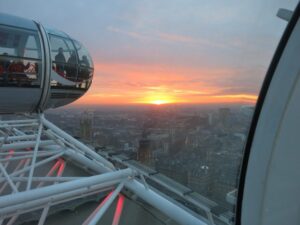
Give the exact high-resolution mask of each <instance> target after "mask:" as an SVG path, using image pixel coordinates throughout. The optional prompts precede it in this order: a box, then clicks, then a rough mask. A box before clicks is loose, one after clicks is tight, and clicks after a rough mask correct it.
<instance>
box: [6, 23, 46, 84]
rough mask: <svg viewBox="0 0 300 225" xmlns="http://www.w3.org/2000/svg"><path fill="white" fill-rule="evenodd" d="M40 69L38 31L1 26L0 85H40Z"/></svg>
mask: <svg viewBox="0 0 300 225" xmlns="http://www.w3.org/2000/svg"><path fill="white" fill-rule="evenodd" d="M40 69H41V47H40V40H39V37H38V34H37V32H35V31H31V30H26V29H17V28H12V27H8V26H0V85H1V86H22V87H39V86H40V80H41V79H40V75H39V74H40V72H41V71H40Z"/></svg>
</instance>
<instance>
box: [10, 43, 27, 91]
mask: <svg viewBox="0 0 300 225" xmlns="http://www.w3.org/2000/svg"><path fill="white" fill-rule="evenodd" d="M18 55H19V57H23V56H24V49H20V51H19V54H18ZM30 66H31V64H30V62H27V63H26V65H25V62H24V60H23V59H22V58H18V59H15V60H14V61H12V62H11V63H10V65H9V67H8V73H9V75H8V79H9V81H10V82H12V83H16V84H17V85H26V84H30V80H29V79H28V77H27V75H26V70H28V69H29V68H30Z"/></svg>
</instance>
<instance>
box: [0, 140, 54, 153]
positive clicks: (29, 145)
mask: <svg viewBox="0 0 300 225" xmlns="http://www.w3.org/2000/svg"><path fill="white" fill-rule="evenodd" d="M35 144H36V142H35V141H22V142H15V143H12V144H4V145H2V146H1V148H0V150H1V151H2V152H3V151H8V150H10V149H14V150H17V149H26V148H33V147H34V146H35ZM55 144H56V143H55V142H54V141H53V140H46V141H41V142H40V146H41V147H44V146H47V145H55Z"/></svg>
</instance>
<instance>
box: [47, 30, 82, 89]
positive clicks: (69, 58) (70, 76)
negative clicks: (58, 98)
mask: <svg viewBox="0 0 300 225" xmlns="http://www.w3.org/2000/svg"><path fill="white" fill-rule="evenodd" d="M50 45H51V58H52V62H53V63H52V72H53V74H54V75H53V77H54V79H55V75H58V76H60V77H61V78H62V79H56V80H54V81H52V82H51V84H52V86H66V85H67V86H70V87H72V86H73V87H76V83H72V82H76V81H77V65H78V58H77V53H76V51H75V48H74V45H73V43H72V41H71V40H69V39H67V38H63V37H59V36H55V35H50ZM58 80H60V82H59V81H58ZM66 80H67V81H66ZM63 81H66V82H63ZM68 81H72V82H71V83H70V82H68Z"/></svg>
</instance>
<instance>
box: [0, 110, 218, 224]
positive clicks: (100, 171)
mask: <svg viewBox="0 0 300 225" xmlns="http://www.w3.org/2000/svg"><path fill="white" fill-rule="evenodd" d="M112 162H113V161H112ZM112 162H110V161H109V160H108V159H107V158H104V157H103V156H101V155H99V154H98V153H96V152H95V151H94V150H92V149H91V148H89V147H88V146H86V145H84V144H83V143H81V142H79V141H78V140H77V139H75V138H73V137H72V136H70V135H69V134H67V133H66V132H64V131H63V130H61V129H60V128H58V127H56V126H55V125H54V124H52V123H51V122H49V121H48V120H46V119H45V118H44V115H43V114H40V115H38V116H37V118H35V119H20V120H7V121H0V225H1V224H6V225H12V224H14V223H15V222H16V221H17V220H18V218H20V216H22V215H24V214H26V213H30V212H36V211H38V212H41V213H40V216H39V218H37V221H38V222H37V224H38V225H42V224H44V222H45V220H46V218H47V215H48V213H49V210H50V209H51V208H52V207H53V206H56V205H59V204H62V203H64V204H68V203H70V202H71V201H72V202H74V200H75V199H81V198H84V197H86V196H93V195H99V196H101V198H104V200H103V201H102V202H101V204H100V205H99V206H98V207H97V208H96V209H95V210H94V211H93V212H91V214H90V215H89V216H88V218H86V220H85V221H84V223H83V224H84V225H91V224H97V222H98V221H99V220H100V219H101V217H102V215H103V214H104V213H105V212H106V210H107V209H108V208H109V206H110V205H111V203H112V202H113V201H114V200H115V199H116V198H118V203H117V206H118V207H119V208H118V210H119V211H120V207H121V210H122V207H123V202H124V196H123V195H122V194H121V192H122V190H124V188H126V189H128V190H130V191H131V192H132V193H134V194H136V195H137V196H138V197H139V198H141V199H142V200H144V201H146V202H147V203H148V204H150V205H152V206H153V207H154V208H156V209H158V210H159V211H161V212H162V213H163V214H165V215H167V216H168V217H170V218H171V219H173V220H174V221H176V222H177V223H179V224H191V225H196V224H214V220H213V218H212V214H211V212H210V209H209V207H207V206H205V205H200V206H199V207H202V210H204V211H205V212H206V215H207V217H206V218H204V217H201V216H199V215H197V214H196V213H194V212H192V211H191V210H189V209H187V208H186V207H184V206H183V205H181V204H180V203H178V202H176V201H174V200H173V199H172V198H170V197H168V196H166V195H165V194H162V193H161V192H159V191H157V190H156V189H155V188H153V187H151V186H150V185H148V184H147V183H146V181H145V178H144V176H145V174H144V173H143V172H141V171H140V170H139V169H138V168H134V167H130V166H126V165H125V166H124V165H123V168H124V169H117V168H115V166H114V165H113V163H112ZM71 165H72V166H74V165H76V166H77V167H78V168H80V170H82V171H83V174H84V175H83V176H74V175H73V174H72V171H71V170H72V168H71ZM69 168H70V169H69ZM68 169H69V170H68ZM84 171H88V172H84ZM170 188H172V187H170ZM171 191H172V190H171ZM105 196H106V197H105ZM72 204H73V203H72ZM116 211H117V210H116ZM120 219H121V215H120V213H115V216H114V218H113V223H112V224H113V225H117V224H119V221H120Z"/></svg>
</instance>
